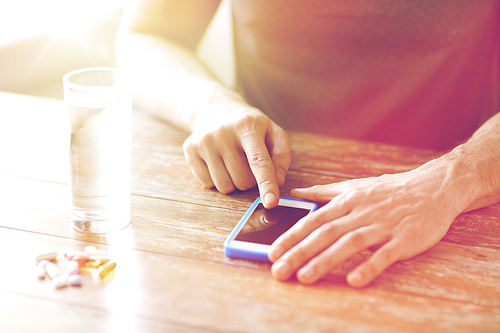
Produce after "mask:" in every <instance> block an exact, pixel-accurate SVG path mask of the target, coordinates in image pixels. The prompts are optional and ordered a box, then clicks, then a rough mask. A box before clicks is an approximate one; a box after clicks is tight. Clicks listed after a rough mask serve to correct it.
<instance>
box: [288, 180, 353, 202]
mask: <svg viewBox="0 0 500 333" xmlns="http://www.w3.org/2000/svg"><path fill="white" fill-rule="evenodd" d="M348 188H350V186H348V185H347V184H346V182H341V183H333V184H328V185H315V186H311V187H306V188H296V189H293V190H292V191H291V192H290V195H291V196H292V197H294V198H298V199H303V200H309V201H314V202H318V203H326V202H328V201H330V200H332V199H333V198H334V197H336V196H337V195H339V194H340V193H342V192H344V191H346V190H347V189H348Z"/></svg>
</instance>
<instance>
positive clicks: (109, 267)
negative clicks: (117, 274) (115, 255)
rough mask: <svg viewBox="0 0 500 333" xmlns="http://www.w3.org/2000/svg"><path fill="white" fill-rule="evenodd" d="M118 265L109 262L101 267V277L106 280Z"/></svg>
mask: <svg viewBox="0 0 500 333" xmlns="http://www.w3.org/2000/svg"><path fill="white" fill-rule="evenodd" d="M115 267H116V263H115V262H114V261H108V262H107V263H105V264H104V265H102V266H101V267H99V269H98V271H99V276H100V277H101V278H104V277H105V276H106V275H108V274H109V273H110V272H111V271H112V270H113V269H115Z"/></svg>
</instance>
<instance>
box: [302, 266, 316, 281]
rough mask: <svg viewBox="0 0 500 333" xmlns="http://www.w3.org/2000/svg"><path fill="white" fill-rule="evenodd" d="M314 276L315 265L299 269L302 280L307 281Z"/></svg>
mask: <svg viewBox="0 0 500 333" xmlns="http://www.w3.org/2000/svg"><path fill="white" fill-rule="evenodd" d="M313 276H314V268H313V267H310V266H307V267H304V268H302V269H301V270H300V271H299V277H300V278H301V279H302V280H306V281H308V280H311V278H312V277H313Z"/></svg>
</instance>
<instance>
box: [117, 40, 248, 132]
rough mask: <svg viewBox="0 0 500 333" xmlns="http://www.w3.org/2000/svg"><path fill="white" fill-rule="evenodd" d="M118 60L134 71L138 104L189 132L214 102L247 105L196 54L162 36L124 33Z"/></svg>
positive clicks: (230, 105) (133, 80)
mask: <svg viewBox="0 0 500 333" xmlns="http://www.w3.org/2000/svg"><path fill="white" fill-rule="evenodd" d="M117 63H118V66H119V67H122V68H124V69H126V70H127V72H128V74H129V75H130V79H131V83H132V89H133V94H134V103H135V105H137V106H138V107H139V108H141V109H144V110H147V111H148V112H151V113H153V114H155V115H157V116H158V117H160V118H162V119H165V120H168V121H171V122H172V123H175V124H176V125H178V126H179V127H181V128H183V129H185V130H187V131H189V132H192V131H193V130H194V128H195V127H196V124H197V123H198V122H199V121H201V120H200V118H205V116H207V117H208V115H207V113H210V112H212V113H213V112H215V108H213V106H218V105H226V106H227V107H229V108H240V107H241V105H245V104H244V101H243V99H242V98H241V97H240V96H239V95H238V94H237V93H235V92H234V91H232V90H231V89H229V88H227V87H225V86H224V85H223V84H222V83H220V82H219V81H218V80H217V79H216V78H215V77H214V76H213V75H212V73H210V71H209V70H208V69H206V68H205V67H204V66H203V64H202V63H201V62H200V61H199V60H198V59H197V58H196V56H195V55H194V54H192V53H191V52H190V51H188V50H186V49H184V48H182V47H180V46H178V45H176V44H175V43H171V42H169V41H167V40H165V39H162V38H160V37H156V36H153V35H147V34H141V33H133V32H132V33H131V32H127V33H122V34H121V36H120V38H119V43H118V48H117ZM217 112H222V111H221V110H218V111H217Z"/></svg>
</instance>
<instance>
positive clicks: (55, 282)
mask: <svg viewBox="0 0 500 333" xmlns="http://www.w3.org/2000/svg"><path fill="white" fill-rule="evenodd" d="M51 284H52V286H54V288H57V289H59V288H64V287H66V286H67V285H68V275H67V274H62V275H58V276H56V277H55V278H53V279H52V282H51Z"/></svg>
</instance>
